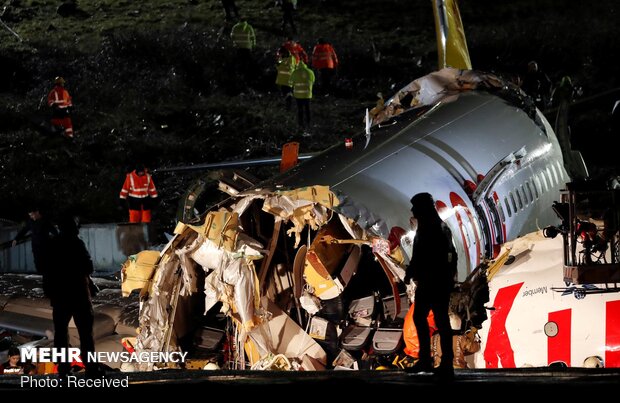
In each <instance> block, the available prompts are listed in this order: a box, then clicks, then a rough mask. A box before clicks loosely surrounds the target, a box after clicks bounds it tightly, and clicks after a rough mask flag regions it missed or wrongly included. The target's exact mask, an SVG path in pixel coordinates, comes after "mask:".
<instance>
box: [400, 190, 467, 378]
mask: <svg viewBox="0 0 620 403" xmlns="http://www.w3.org/2000/svg"><path fill="white" fill-rule="evenodd" d="M411 205H412V207H411V213H412V214H413V217H414V218H415V219H416V221H417V230H416V235H415V238H414V240H413V250H412V253H411V262H410V263H409V266H408V267H407V272H406V276H405V283H408V282H409V280H413V281H414V282H415V283H416V284H417V288H416V290H415V308H414V311H413V322H414V324H415V327H416V331H417V334H418V338H419V343H420V353H419V360H418V361H417V362H416V363H415V364H414V365H413V367H412V368H411V369H410V371H411V372H430V371H432V370H433V364H432V363H433V360H432V358H431V343H430V334H429V327H428V321H427V317H428V314H429V312H430V311H431V310H432V311H433V314H434V316H435V323H436V325H437V328H438V329H439V336H440V338H441V351H442V357H441V364H440V365H439V367H438V368H437V373H438V375H439V376H440V377H441V378H442V379H447V380H449V379H451V378H453V377H454V368H453V365H452V361H453V359H454V351H453V348H452V329H451V327H450V318H449V316H448V310H449V305H450V293H451V292H452V290H453V288H454V283H455V277H456V267H457V266H456V263H457V255H456V250H455V248H454V245H453V244H452V233H451V231H450V228H448V226H447V225H446V224H445V223H444V222H443V221H442V220H441V218H440V217H439V214H438V213H437V210H436V209H435V202H434V200H433V197H432V196H431V195H430V194H429V193H418V194H416V195H415V196H413V197H412V198H411Z"/></svg>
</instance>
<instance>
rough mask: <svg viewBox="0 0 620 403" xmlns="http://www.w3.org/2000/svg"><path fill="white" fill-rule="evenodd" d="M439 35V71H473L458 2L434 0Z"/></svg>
mask: <svg viewBox="0 0 620 403" xmlns="http://www.w3.org/2000/svg"><path fill="white" fill-rule="evenodd" d="M432 1H433V14H434V15H435V31H436V33H437V53H438V55H439V69H443V68H444V67H453V68H456V69H464V70H471V60H470V59H469V51H468V50H467V41H466V39H465V30H464V29H463V22H462V21H461V13H460V12H459V8H458V5H457V0H432Z"/></svg>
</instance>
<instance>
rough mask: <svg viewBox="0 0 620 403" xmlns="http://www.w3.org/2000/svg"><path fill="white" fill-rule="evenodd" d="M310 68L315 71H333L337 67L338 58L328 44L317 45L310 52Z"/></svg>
mask: <svg viewBox="0 0 620 403" xmlns="http://www.w3.org/2000/svg"><path fill="white" fill-rule="evenodd" d="M312 67H314V68H315V69H335V68H336V67H338V56H336V51H335V50H334V48H333V47H332V45H330V44H329V43H323V44H321V43H320V44H318V45H316V46H315V47H314V49H313V50H312Z"/></svg>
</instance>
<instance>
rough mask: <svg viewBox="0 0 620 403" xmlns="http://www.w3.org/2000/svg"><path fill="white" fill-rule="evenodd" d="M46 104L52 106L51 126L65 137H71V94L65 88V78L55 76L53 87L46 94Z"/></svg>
mask: <svg viewBox="0 0 620 403" xmlns="http://www.w3.org/2000/svg"><path fill="white" fill-rule="evenodd" d="M47 105H48V106H49V107H50V108H52V127H54V128H55V129H56V130H58V131H61V132H62V133H63V135H64V136H65V137H67V138H70V139H72V138H73V123H72V122H71V107H72V106H73V103H72V102H71V95H69V92H68V91H67V90H66V89H65V79H64V78H62V77H56V79H55V80H54V88H52V90H51V91H50V92H49V94H47Z"/></svg>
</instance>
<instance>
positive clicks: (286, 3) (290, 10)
mask: <svg viewBox="0 0 620 403" xmlns="http://www.w3.org/2000/svg"><path fill="white" fill-rule="evenodd" d="M277 2H279V3H280V7H281V8H282V32H283V33H286V26H287V25H289V26H290V27H291V32H292V33H294V34H296V33H297V27H295V9H296V8H297V0H278V1H277Z"/></svg>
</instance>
